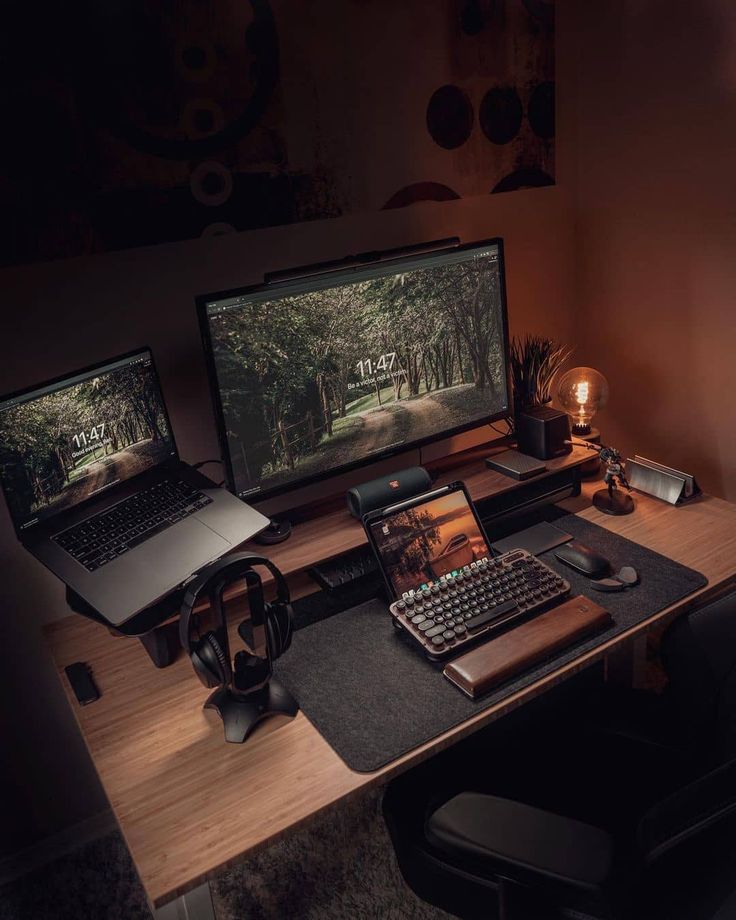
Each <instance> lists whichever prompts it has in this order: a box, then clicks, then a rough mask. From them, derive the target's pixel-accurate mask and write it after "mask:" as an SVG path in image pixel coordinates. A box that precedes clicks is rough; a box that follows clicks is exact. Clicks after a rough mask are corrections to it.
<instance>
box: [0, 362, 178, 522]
mask: <svg viewBox="0 0 736 920" xmlns="http://www.w3.org/2000/svg"><path fill="white" fill-rule="evenodd" d="M146 353H147V354H148V356H149V357H150V359H151V367H152V368H153V373H154V376H155V378H156V382H157V383H158V389H159V392H160V393H161V403H162V405H163V409H164V417H165V418H166V424H167V425H168V428H169V434H170V436H171V445H172V447H173V449H174V454H173V458H168V459H167V458H165V459H163V460H159V462H158V463H154V464H153V466H150V467H149V468H148V469H147V470H143V471H142V472H140V473H136V474H135V476H131V477H130V478H129V479H126V480H124V482H125V483H129V482H133V481H134V480H136V479H138V478H139V477H141V476H146V475H150V473H151V470H155V469H157V468H158V467H160V466H163V465H164V464H165V463H170V462H171V459H176V460H179V459H180V455H179V448H178V446H177V443H176V437H175V435H174V429H173V427H172V424H171V417H170V416H169V408H168V406H167V405H166V397H165V396H164V390H163V387H162V386H161V377H160V376H159V373H158V368H157V367H156V360H155V358H154V356H153V349H152V348H151V347H150V345H142V346H141V347H140V348H134V349H133V350H132V351H126V352H124V353H123V354H121V355H114V356H112V357H110V358H107V359H106V360H105V361H95V363H94V364H89V365H87V366H86V367H81V368H79V369H75V370H72V371H69V372H68V373H66V374H59V375H58V377H52V378H51V379H49V380H44V381H42V382H41V383H34V384H33V385H32V386H28V387H23V389H20V390H14V391H13V392H12V393H5V394H3V395H2V396H0V403H4V402H7V401H8V400H10V399H19V398H20V397H22V396H29V395H30V394H31V393H33V392H35V391H36V390H44V389H46V388H47V387H53V386H55V385H56V384H57V383H64V381H66V380H70V379H72V378H73V377H80V376H85V375H87V374H92V373H94V371H99V370H101V369H102V368H104V367H107V366H108V365H109V364H117V363H118V362H120V361H127V360H128V359H132V358H137V357H140V356H142V355H144V354H146ZM121 484H122V483H121ZM0 492H2V495H3V498H4V499H5V505H6V507H7V509H8V517H9V518H10V520H11V521H12V523H13V527H14V529H15V532H16V535H17V536H18V538H19V539H20V538H21V537H23V536H28V535H30V534H35V533H37V532H38V527H39V525H43V524H45V523H47V522H48V521H51V520H53V519H54V518H56V517H57V516H58V515H60V514H66V513H68V512H71V511H75V512H76V511H78V510H79V509H80V508H82V507H84V506H85V505H87V504H88V503H90V502H92V501H95V500H99V498H100V497H101V495H102V494H104V493H98V494H96V495H90V496H88V497H87V498H85V499H83V500H82V501H81V502H79V504H77V505H73V506H72V507H71V508H63V509H61V510H60V511H57V512H55V513H53V514H50V515H48V516H47V517H43V518H39V520H38V521H36V522H35V523H34V524H30V523H28V522H26V523H25V524H18V522H17V521H16V519H15V516H14V515H13V512H12V511H11V507H10V502H9V500H8V493H7V490H6V489H5V483H4V481H3V478H2V477H1V476H0Z"/></svg>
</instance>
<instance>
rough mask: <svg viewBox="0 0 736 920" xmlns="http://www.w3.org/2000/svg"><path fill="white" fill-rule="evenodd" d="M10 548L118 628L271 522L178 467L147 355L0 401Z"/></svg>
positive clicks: (0, 468)
mask: <svg viewBox="0 0 736 920" xmlns="http://www.w3.org/2000/svg"><path fill="white" fill-rule="evenodd" d="M0 485H2V489H3V492H4V495H5V499H6V501H7V504H8V509H9V511H10V516H11V518H12V520H13V524H14V526H15V530H16V533H17V535H18V539H19V540H20V541H21V543H22V544H23V546H24V547H25V548H26V549H27V550H28V551H29V552H30V553H32V554H33V555H34V556H35V557H36V558H37V559H38V560H39V561H40V562H42V563H43V564H44V565H45V566H46V567H47V568H48V569H50V570H51V571H52V572H53V573H54V574H55V575H57V576H58V577H59V578H60V579H61V580H62V581H64V582H65V583H66V584H67V585H68V586H69V587H70V588H71V589H72V590H73V591H75V592H76V593H77V594H78V595H79V596H80V597H82V598H83V599H84V600H85V601H86V602H87V603H88V604H90V605H91V606H92V607H93V608H94V609H95V610H96V611H98V612H99V613H100V614H101V615H102V616H103V617H104V619H106V620H107V621H108V622H109V623H111V624H112V625H115V626H119V625H120V624H122V623H124V622H125V621H126V620H128V619H130V618H131V617H132V616H134V615H135V614H136V613H139V612H140V611H141V610H143V609H144V608H146V607H148V606H150V605H151V604H153V603H155V602H156V601H158V600H159V599H161V598H162V597H164V596H165V595H166V594H168V593H169V592H170V591H171V590H173V589H174V588H176V587H178V586H179V585H181V584H182V582H184V581H186V579H187V578H189V576H191V575H192V574H193V573H194V572H196V571H197V570H198V569H199V568H201V567H202V566H204V565H206V564H207V563H208V562H211V561H212V560H214V559H218V558H220V557H221V556H222V555H223V554H224V553H226V552H228V551H229V550H230V549H232V548H233V547H235V546H237V545H238V544H240V543H243V542H244V541H246V540H249V539H250V538H251V537H253V536H255V535H256V534H258V533H260V531H262V530H264V529H265V528H266V527H267V526H268V518H266V517H264V516H263V515H262V514H260V513H259V512H258V511H256V510H255V509H253V508H250V507H249V506H248V505H245V504H244V503H243V502H242V501H240V499H238V498H236V497H235V496H234V495H231V494H230V493H229V492H227V491H226V490H225V489H221V488H218V487H217V486H215V485H214V484H213V483H212V482H211V481H210V480H209V479H207V478H206V477H205V476H203V475H201V474H200V473H198V472H197V471H196V470H194V469H193V468H192V467H190V466H188V465H187V464H186V463H184V462H183V461H182V460H180V459H179V454H178V451H177V448H176V443H175V441H174V435H173V432H172V430H171V424H170V422H169V417H168V413H167V410H166V405H165V403H164V399H163V395H162V392H161V387H160V384H159V380H158V375H157V373H156V369H155V366H154V363H153V356H152V354H151V351H150V349H148V348H143V349H140V350H138V351H136V352H133V353H131V354H127V355H122V356H120V357H118V358H114V359H111V360H109V361H106V362H105V363H103V364H98V365H96V366H94V367H90V368H87V369H85V370H82V371H78V372H76V373H74V374H71V375H69V376H66V377H63V378H58V379H56V380H53V381H50V382H48V383H45V384H42V385H39V386H36V387H33V388H31V389H28V390H25V391H23V392H20V393H14V394H12V395H10V396H7V397H4V398H0Z"/></svg>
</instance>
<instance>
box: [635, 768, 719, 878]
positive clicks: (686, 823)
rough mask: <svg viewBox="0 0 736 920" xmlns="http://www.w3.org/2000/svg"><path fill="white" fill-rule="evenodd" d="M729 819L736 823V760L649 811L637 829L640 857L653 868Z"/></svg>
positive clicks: (701, 778)
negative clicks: (677, 849) (679, 848)
mask: <svg viewBox="0 0 736 920" xmlns="http://www.w3.org/2000/svg"><path fill="white" fill-rule="evenodd" d="M729 819H730V820H734V819H736V759H734V760H729V761H727V762H726V763H724V764H721V766H719V767H716V769H715V770H711V771H710V772H709V773H706V774H705V775H704V776H701V777H700V778H699V779H696V780H695V781H694V782H692V783H688V785H687V786H684V787H683V788H682V789H678V790H677V792H675V793H673V794H672V795H670V796H668V797H667V798H666V799H664V800H663V801H661V802H658V803H657V804H656V805H655V806H654V807H653V808H650V809H649V811H648V812H647V813H646V814H645V815H644V817H643V818H642V819H641V821H640V822H639V827H638V829H637V848H638V851H639V855H640V857H641V859H642V860H643V861H644V863H645V864H647V865H651V864H653V863H655V862H657V860H659V859H661V858H662V857H664V856H666V855H668V854H669V853H671V852H672V851H673V850H674V849H675V848H677V847H680V846H682V845H683V844H685V843H688V842H690V841H692V840H693V839H694V838H695V837H697V836H699V835H702V834H705V833H706V832H707V831H709V830H711V829H714V828H716V826H717V825H719V824H721V823H722V822H724V821H726V820H729Z"/></svg>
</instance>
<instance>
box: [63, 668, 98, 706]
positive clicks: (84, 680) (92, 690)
mask: <svg viewBox="0 0 736 920" xmlns="http://www.w3.org/2000/svg"><path fill="white" fill-rule="evenodd" d="M64 670H65V671H66V676H67V677H68V678H69V683H70V684H71V687H72V690H73V691H74V695H75V696H76V698H77V700H78V701H79V702H80V704H81V705H82V706H86V705H87V703H94V701H95V700H99V698H100V691H99V690H98V689H97V687H96V686H95V682H94V681H93V680H92V673H91V672H90V669H89V665H88V664H86V663H85V662H84V661H75V662H74V664H69V665H67V666H66V667H65V668H64Z"/></svg>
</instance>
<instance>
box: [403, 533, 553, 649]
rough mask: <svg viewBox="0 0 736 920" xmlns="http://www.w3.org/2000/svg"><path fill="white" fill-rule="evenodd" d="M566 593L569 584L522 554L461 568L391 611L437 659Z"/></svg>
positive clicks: (413, 593)
mask: <svg viewBox="0 0 736 920" xmlns="http://www.w3.org/2000/svg"><path fill="white" fill-rule="evenodd" d="M569 593H570V583H569V582H568V581H567V580H566V579H564V578H562V577H561V576H560V575H559V574H558V573H557V572H555V571H554V569H551V568H550V567H549V566H548V565H545V563H543V562H540V560H539V559H537V558H536V557H534V556H532V555H531V554H530V553H528V552H527V551H526V550H521V549H517V550H512V551H511V552H509V553H504V555H502V556H497V557H496V558H495V559H482V560H480V561H479V562H473V563H471V564H470V565H466V566H465V567H464V568H463V569H462V570H461V572H460V573H459V574H458V575H456V576H454V577H453V576H452V575H448V576H446V577H442V578H441V579H440V580H439V581H438V582H435V583H434V584H433V585H432V586H431V587H426V588H423V589H417V590H415V591H408V592H406V593H405V594H404V595H403V596H402V597H401V598H400V599H399V600H396V601H394V602H393V603H392V604H391V606H390V608H389V609H390V611H391V614H392V615H393V617H394V618H395V625H397V626H400V627H401V628H402V629H403V630H405V631H406V633H408V635H409V636H411V638H412V639H414V640H415V641H416V642H418V643H419V645H420V646H421V647H422V649H423V651H424V653H425V654H426V655H427V656H428V657H430V658H432V659H434V660H440V659H444V658H449V657H450V656H451V655H456V654H457V653H458V652H459V651H461V650H463V649H464V648H465V647H466V646H470V645H471V644H474V643H475V642H476V641H477V640H478V639H479V638H480V637H486V638H487V637H488V634H489V633H492V632H495V631H497V630H499V629H501V628H502V627H504V626H508V625H509V624H510V623H512V622H513V621H514V620H517V619H521V618H524V619H527V618H529V617H531V616H533V615H534V614H536V613H541V612H542V610H544V609H546V608H547V607H550V606H552V605H553V604H555V603H558V602H559V601H560V600H562V598H564V597H566V596H567V595H568V594H569Z"/></svg>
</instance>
